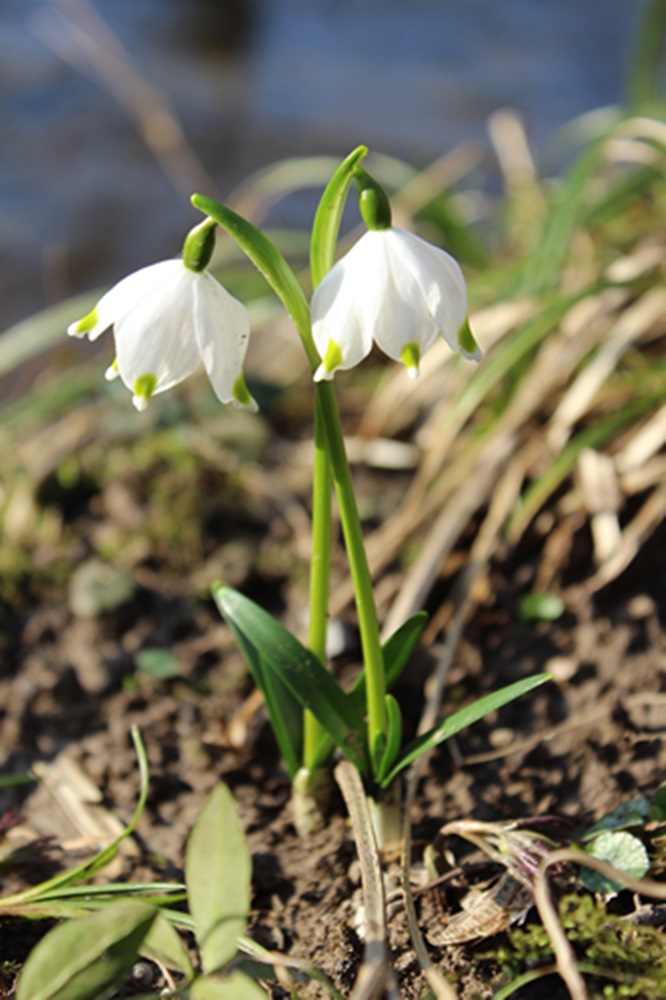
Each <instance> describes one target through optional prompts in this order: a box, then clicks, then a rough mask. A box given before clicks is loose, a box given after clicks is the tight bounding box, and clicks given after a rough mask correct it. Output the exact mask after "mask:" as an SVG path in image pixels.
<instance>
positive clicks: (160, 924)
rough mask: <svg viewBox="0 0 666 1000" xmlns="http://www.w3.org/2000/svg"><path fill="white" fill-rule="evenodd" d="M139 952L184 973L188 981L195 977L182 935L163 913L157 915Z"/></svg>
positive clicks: (168, 967)
mask: <svg viewBox="0 0 666 1000" xmlns="http://www.w3.org/2000/svg"><path fill="white" fill-rule="evenodd" d="M139 950H140V952H141V954H142V955H145V956H146V958H150V959H152V961H153V962H159V964H160V965H164V966H166V968H167V969H177V970H178V971H179V972H182V973H183V975H184V976H185V978H186V979H192V978H193V976H194V969H193V968H192V963H191V962H190V956H189V955H188V953H187V948H186V947H185V945H184V944H183V940H182V938H181V936H180V934H179V933H178V931H177V930H176V928H175V927H174V926H173V924H172V923H170V922H169V921H168V920H167V919H166V917H164V916H163V915H162V914H161V913H158V914H157V917H156V918H155V920H154V921H153V924H152V926H151V927H150V930H149V931H148V933H147V934H146V936H145V938H144V939H143V944H142V945H141V948H140V949H139Z"/></svg>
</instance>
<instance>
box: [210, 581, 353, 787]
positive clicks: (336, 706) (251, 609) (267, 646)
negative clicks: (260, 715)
mask: <svg viewBox="0 0 666 1000" xmlns="http://www.w3.org/2000/svg"><path fill="white" fill-rule="evenodd" d="M213 598H214V600H215V602H216V604H217V606H218V608H219V610H220V612H221V614H222V615H223V617H224V618H225V620H226V621H227V623H228V624H229V625H230V627H231V628H232V629H233V631H234V633H235V634H236V635H241V636H243V641H244V643H248V642H249V643H250V644H251V645H252V646H254V647H255V649H261V651H262V653H263V655H264V657H265V661H266V664H267V665H268V666H270V668H271V669H272V670H274V671H275V672H276V673H277V674H278V675H279V677H280V679H281V680H282V681H283V683H285V684H286V685H287V686H288V687H289V689H290V690H291V692H292V694H293V695H294V696H295V697H296V698H297V699H298V700H299V702H300V704H301V705H302V706H303V707H304V708H307V709H309V710H310V711H311V712H312V714H313V715H314V716H315V717H316V718H317V719H318V720H319V722H320V723H321V725H322V726H323V727H324V729H326V731H327V732H328V733H329V734H330V735H331V738H332V739H333V741H334V743H335V744H336V746H337V747H339V749H340V750H341V751H342V753H343V754H345V756H346V757H348V758H349V760H350V761H351V762H352V763H353V764H354V766H355V767H357V768H358V769H359V770H360V771H362V772H364V773H365V771H366V769H367V760H366V753H365V723H364V721H363V717H362V715H361V713H360V712H359V711H358V709H357V707H356V705H355V704H354V702H353V700H352V699H351V698H350V696H349V695H348V694H346V693H345V692H344V691H343V690H342V688H341V687H340V685H339V684H338V683H337V682H336V681H335V680H334V678H333V677H332V676H331V675H330V674H329V673H328V671H327V670H326V669H325V668H324V667H323V666H322V665H321V663H320V662H319V660H318V659H317V657H316V656H314V654H313V653H311V652H310V650H308V649H306V647H305V646H303V645H302V644H301V643H300V642H299V641H298V639H296V637H295V636H293V635H292V634H291V632H288V631H287V629H285V628H284V626H282V625H280V623H279V622H277V621H276V620H275V619H274V618H273V617H272V616H271V615H269V614H268V613H267V612H266V611H264V610H263V608H260V607H259V605H257V604H255V603H254V602H253V601H251V600H249V598H247V597H245V596H244V595H243V594H241V593H239V591H237V590H234V589H233V587H228V586H225V585H218V586H216V587H213Z"/></svg>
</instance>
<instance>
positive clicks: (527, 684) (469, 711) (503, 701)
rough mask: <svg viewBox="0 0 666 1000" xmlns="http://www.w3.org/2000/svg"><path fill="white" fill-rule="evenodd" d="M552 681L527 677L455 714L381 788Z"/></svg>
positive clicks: (426, 735)
mask: <svg viewBox="0 0 666 1000" xmlns="http://www.w3.org/2000/svg"><path fill="white" fill-rule="evenodd" d="M551 679H552V678H551V676H550V674H537V675H536V676H535V677H526V678H524V679H523V680H522V681H516V683H515V684H509V685H508V686H507V687H503V688H500V690H499V691H494V692H493V693H492V694H487V695H485V696H484V697H483V698H479V699H477V701H475V702H473V704H471V705H468V706H467V707H466V708H462V709H460V711H459V712H455V713H454V714H453V715H451V716H449V718H448V719H445V720H444V722H442V723H440V725H439V726H435V728H434V729H431V730H430V731H429V732H427V733H424V734H423V736H420V737H419V738H418V739H417V740H414V742H413V743H411V744H410V746H408V747H407V749H406V751H405V753H404V754H403V755H402V757H401V758H400V760H399V761H398V763H397V764H396V765H395V767H393V768H392V770H391V771H390V772H389V773H388V774H387V776H386V777H385V778H384V779H383V781H382V782H381V787H382V788H388V786H389V785H390V784H391V783H392V782H393V781H394V780H395V779H396V778H397V776H398V774H399V773H400V772H401V771H402V770H404V768H406V767H408V766H409V765H410V764H411V763H412V762H413V761H415V760H416V758H417V757H420V756H421V754H423V753H426V752H427V751H428V750H432V749H433V747H437V746H439V744H440V743H444V742H445V741H446V740H449V739H451V737H452V736H455V735H456V733H459V732H460V730H461V729H466V728H467V726H471V725H472V723H474V722H478V721H479V719H482V718H483V716H484V715H488V713H489V712H494V711H496V709H498V708H502V706H503V705H508V704H509V702H511V701H515V699H516V698H520V697H521V696H522V695H524V694H527V693H528V692H529V691H533V690H534V688H537V687H540V686H541V684H545V683H546V681H550V680H551Z"/></svg>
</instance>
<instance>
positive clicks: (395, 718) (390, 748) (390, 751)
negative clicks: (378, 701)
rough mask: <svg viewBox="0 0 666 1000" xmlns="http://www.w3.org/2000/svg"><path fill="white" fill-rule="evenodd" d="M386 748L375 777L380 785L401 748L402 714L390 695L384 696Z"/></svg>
mask: <svg viewBox="0 0 666 1000" xmlns="http://www.w3.org/2000/svg"><path fill="white" fill-rule="evenodd" d="M385 704H386V720H387V721H386V746H385V747H384V752H383V754H382V758H381V760H380V761H379V765H378V767H377V771H376V774H375V777H376V779H377V782H378V783H379V784H380V785H381V783H382V779H383V778H384V776H385V775H386V774H388V772H389V770H390V768H391V767H392V766H393V762H394V761H395V759H396V757H397V756H398V753H399V752H400V747H401V746H402V714H401V712H400V705H399V704H398V702H397V701H396V699H395V698H394V697H393V695H392V694H387V695H386V702H385Z"/></svg>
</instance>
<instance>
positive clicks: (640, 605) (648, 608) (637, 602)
mask: <svg viewBox="0 0 666 1000" xmlns="http://www.w3.org/2000/svg"><path fill="white" fill-rule="evenodd" d="M627 611H628V612H629V614H630V615H631V617H632V618H634V619H636V620H637V621H638V620H640V619H641V618H649V617H650V615H653V614H654V613H655V611H656V607H655V603H654V601H653V600H652V598H651V597H649V596H648V595H647V594H637V595H636V597H632V599H631V600H630V601H629V603H628V604H627Z"/></svg>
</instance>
